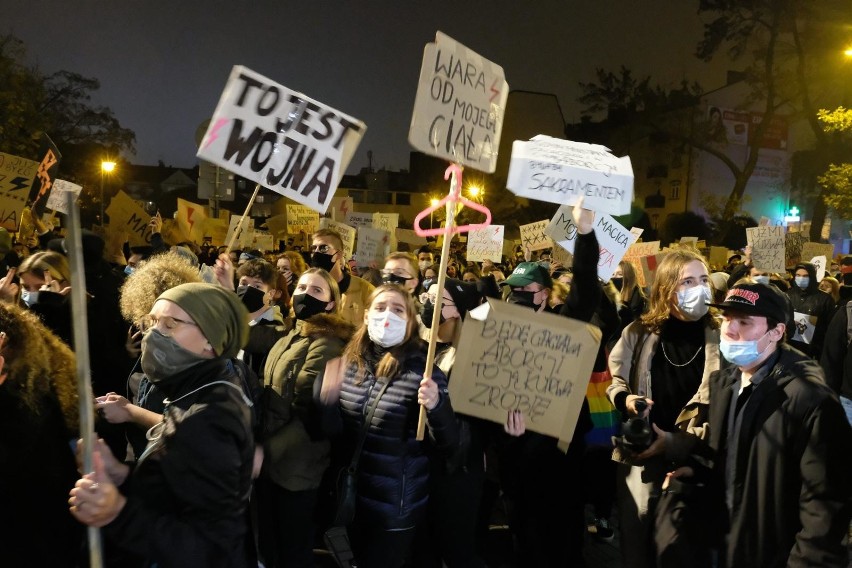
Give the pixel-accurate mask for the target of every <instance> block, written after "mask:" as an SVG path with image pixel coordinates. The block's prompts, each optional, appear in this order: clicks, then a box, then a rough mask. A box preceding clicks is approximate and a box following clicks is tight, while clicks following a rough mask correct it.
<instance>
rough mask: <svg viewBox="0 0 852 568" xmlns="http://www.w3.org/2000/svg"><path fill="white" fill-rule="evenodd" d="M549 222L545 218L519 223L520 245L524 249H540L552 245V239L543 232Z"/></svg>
mask: <svg viewBox="0 0 852 568" xmlns="http://www.w3.org/2000/svg"><path fill="white" fill-rule="evenodd" d="M549 222H550V221H548V220H547V219H545V220H543V221H536V222H535V223H530V224H529V225H521V227H520V229H521V246H522V247H523V248H524V250H526V249H530V250H542V249H546V248H551V247H553V241H552V240H551V239H550V237H548V236H547V235H546V234H545V233H544V230H545V229H546V228H547V225H548V223H549Z"/></svg>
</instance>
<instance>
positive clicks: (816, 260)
mask: <svg viewBox="0 0 852 568" xmlns="http://www.w3.org/2000/svg"><path fill="white" fill-rule="evenodd" d="M826 262H827V259H826V258H825V256H815V257H813V258H812V259H811V264H813V265H814V268H816V279H817V282H822V279H823V278H825V264H826Z"/></svg>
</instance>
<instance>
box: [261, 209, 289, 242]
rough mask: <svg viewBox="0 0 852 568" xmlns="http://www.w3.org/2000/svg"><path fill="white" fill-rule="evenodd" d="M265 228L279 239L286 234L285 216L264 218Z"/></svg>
mask: <svg viewBox="0 0 852 568" xmlns="http://www.w3.org/2000/svg"><path fill="white" fill-rule="evenodd" d="M266 228H267V229H269V232H270V233H271V234H273V235H275V236H276V237H278V238H279V239H281V238H284V236H285V235H286V234H287V215H273V216H272V217H267V218H266Z"/></svg>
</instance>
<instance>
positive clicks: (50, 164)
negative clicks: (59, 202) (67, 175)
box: [28, 132, 62, 215]
mask: <svg viewBox="0 0 852 568" xmlns="http://www.w3.org/2000/svg"><path fill="white" fill-rule="evenodd" d="M38 155H39V156H41V159H40V160H39V164H38V170H36V175H35V177H34V178H33V183H32V186H31V187H30V194H29V197H28V201H29V203H31V204H32V209H33V213H34V214H36V215H41V214H42V213H44V208H45V205H46V204H47V198H48V197H49V196H50V190H51V189H52V188H53V182H54V180H56V174H57V173H59V160H61V159H62V154H61V153H60V152H59V149H58V148H57V147H56V144H54V143H53V140H51V139H50V136H48V135H47V134H45V133H43V132H42V134H41V149H40V150H39V153H38Z"/></svg>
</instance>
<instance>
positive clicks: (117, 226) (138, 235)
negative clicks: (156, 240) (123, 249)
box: [106, 190, 151, 247]
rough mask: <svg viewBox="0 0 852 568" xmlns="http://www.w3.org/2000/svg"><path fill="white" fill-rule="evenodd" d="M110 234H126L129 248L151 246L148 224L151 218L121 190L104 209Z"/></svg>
mask: <svg viewBox="0 0 852 568" xmlns="http://www.w3.org/2000/svg"><path fill="white" fill-rule="evenodd" d="M106 214H107V215H108V216H109V230H110V232H111V233H126V234H127V241H128V243H130V246H132V247H137V246H144V245H148V244H151V231H149V230H148V223H150V222H151V216H150V215H149V214H148V213H147V212H146V211H145V210H144V209H143V208H142V206H141V205H139V204H138V203H137V202H136V201H134V200H133V199H131V198H130V196H129V195H127V194H126V193H124V192H123V191H121V190H118V193H117V194H115V196H113V198H112V200H111V201H110V202H109V207H107V209H106Z"/></svg>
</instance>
